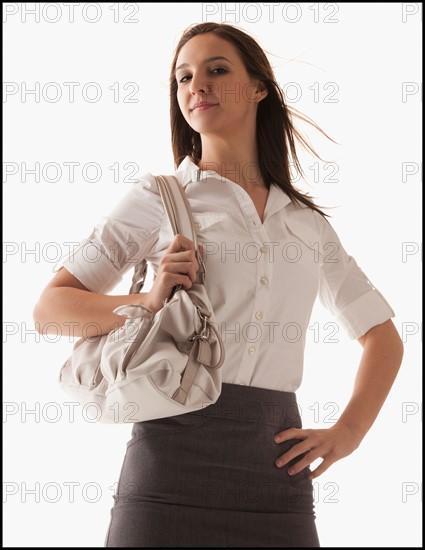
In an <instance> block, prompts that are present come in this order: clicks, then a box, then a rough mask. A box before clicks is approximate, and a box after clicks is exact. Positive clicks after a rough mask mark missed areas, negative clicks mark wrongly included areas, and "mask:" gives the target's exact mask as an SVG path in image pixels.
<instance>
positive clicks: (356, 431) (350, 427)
mask: <svg viewBox="0 0 425 550" xmlns="http://www.w3.org/2000/svg"><path fill="white" fill-rule="evenodd" d="M333 427H334V428H335V429H343V430H345V431H346V432H347V433H349V435H350V439H351V441H352V442H353V443H354V444H355V447H356V448H357V447H358V446H359V445H360V443H361V442H362V440H363V438H364V437H365V435H366V433H367V430H364V429H362V428H361V427H360V426H358V425H357V424H353V423H351V422H347V421H346V420H345V419H341V418H340V419H339V420H338V421H337V422H336V423H335V424H334V426H333Z"/></svg>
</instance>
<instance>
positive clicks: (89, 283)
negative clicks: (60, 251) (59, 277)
mask: <svg viewBox="0 0 425 550" xmlns="http://www.w3.org/2000/svg"><path fill="white" fill-rule="evenodd" d="M96 248H97V250H98V253H97V254H95V255H93V254H92V255H91V256H89V255H88V254H87V253H85V252H84V250H85V248H84V247H83V248H80V249H79V250H77V251H76V252H74V253H73V254H72V255H71V257H68V258H67V259H66V260H65V261H64V262H62V265H61V266H60V267H65V268H66V269H67V270H68V271H69V272H70V273H72V275H74V277H76V278H77V279H78V280H79V281H80V282H81V283H82V284H83V285H84V286H85V287H86V288H88V290H90V291H92V292H99V293H103V294H104V293H106V292H108V291H110V290H112V289H113V288H114V287H115V286H116V285H117V284H118V283H119V282H121V280H122V278H123V277H122V275H121V273H120V272H119V271H117V269H116V268H115V266H114V265H113V264H112V263H111V261H110V260H109V259H108V258H107V257H106V256H105V254H104V253H103V252H102V251H101V250H100V248H99V247H96ZM94 267H96V269H94Z"/></svg>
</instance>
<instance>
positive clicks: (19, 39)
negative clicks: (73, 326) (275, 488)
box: [3, 3, 422, 547]
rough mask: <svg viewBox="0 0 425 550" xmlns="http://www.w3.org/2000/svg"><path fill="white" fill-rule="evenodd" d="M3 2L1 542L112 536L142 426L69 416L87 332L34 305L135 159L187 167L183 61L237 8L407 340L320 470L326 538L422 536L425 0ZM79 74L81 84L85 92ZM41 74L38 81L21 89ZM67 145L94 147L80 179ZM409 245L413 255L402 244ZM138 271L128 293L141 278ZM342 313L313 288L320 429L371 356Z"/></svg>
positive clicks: (328, 541) (311, 354) (313, 381)
mask: <svg viewBox="0 0 425 550" xmlns="http://www.w3.org/2000/svg"><path fill="white" fill-rule="evenodd" d="M4 6H5V7H4V10H7V11H8V13H9V15H8V16H7V18H6V21H5V23H4V33H5V35H4V36H5V38H4V45H5V54H4V80H5V81H6V82H8V83H9V84H8V85H7V87H6V88H5V90H6V91H7V92H8V93H7V94H6V95H5V103H4V136H5V145H4V158H5V162H6V163H8V164H7V165H5V172H6V171H7V172H8V174H5V176H4V183H3V188H4V210H3V215H4V239H5V241H6V243H7V244H6V245H5V249H4V250H5V252H6V254H5V256H4V262H5V263H4V276H5V283H4V319H5V324H4V342H5V343H6V345H5V347H4V371H3V372H4V393H3V400H4V402H5V403H6V405H5V409H4V412H6V414H5V416H4V428H5V429H4V480H5V486H4V502H5V513H4V519H5V523H4V524H5V531H4V533H5V534H4V539H3V544H4V545H5V546H9V547H13V546H24V547H25V546H32V547H38V546H44V547H49V546H59V547H61V546H75V547H78V546H86V547H90V546H102V545H103V544H104V538H105V535H106V530H107V527H108V524H109V510H110V508H111V507H112V505H113V500H112V494H113V489H114V484H115V483H116V482H117V481H118V477H119V472H120V468H121V464H122V461H123V458H124V453H125V444H126V442H127V440H128V439H129V437H130V431H131V426H126V425H124V426H122V425H120V426H104V425H99V424H97V423H94V424H93V423H89V422H88V421H87V420H86V419H85V418H84V417H83V415H82V411H81V409H80V408H76V409H75V417H74V418H72V417H71V416H70V412H69V411H70V409H69V408H67V406H66V405H65V403H66V402H68V401H69V399H68V398H67V396H66V395H65V394H63V393H62V392H61V390H60V389H59V387H58V385H57V381H56V380H57V375H58V373H59V369H60V367H61V365H62V364H63V362H64V360H65V359H66V357H67V356H69V354H70V352H71V348H72V342H71V341H69V339H67V338H62V339H60V338H58V339H55V338H54V337H53V336H49V337H42V336H40V335H37V334H35V333H34V332H32V331H33V329H34V324H33V320H32V310H33V308H34V305H35V303H36V301H37V299H38V297H39V295H40V293H41V291H42V289H43V287H44V286H45V285H46V284H47V283H48V281H49V280H50V278H51V277H52V276H53V273H52V267H53V265H54V263H55V262H54V261H53V260H54V258H55V255H56V254H57V253H58V250H60V251H62V254H63V255H64V254H65V253H66V251H67V249H66V248H65V245H64V243H66V242H72V243H76V242H78V241H79V240H81V239H83V238H84V237H85V236H86V235H87V234H88V233H89V232H90V231H91V229H92V227H93V226H94V225H95V224H96V223H97V222H98V221H99V220H100V219H101V217H102V216H104V215H105V214H107V213H108V212H109V210H110V209H112V207H113V206H114V204H115V203H116V202H117V200H119V198H120V197H121V196H122V195H123V194H124V193H125V192H126V191H127V189H129V188H130V186H131V183H129V182H125V181H124V178H125V176H127V175H129V174H130V170H129V168H128V167H127V168H125V167H124V165H125V164H126V163H128V162H132V163H136V164H137V166H138V174H139V175H140V174H142V173H144V172H146V171H150V172H152V173H172V172H173V170H174V167H173V163H172V155H171V146H170V129H169V96H168V93H169V92H168V71H169V66H170V63H171V60H172V53H173V50H174V48H175V46H176V44H177V41H178V39H179V37H180V36H181V33H182V31H183V30H184V29H185V28H186V26H188V25H189V24H192V23H197V22H202V21H203V20H204V21H222V22H227V23H230V24H236V25H237V26H239V27H240V28H241V29H243V30H245V31H247V32H248V33H250V34H251V35H252V36H253V37H254V38H256V39H257V40H258V41H259V43H260V45H261V46H262V47H263V48H264V49H265V50H266V52H267V53H268V55H269V59H270V61H271V63H272V65H273V67H274V69H275V72H276V78H277V80H278V81H279V82H280V84H281V86H282V87H285V86H287V88H286V91H287V95H288V97H291V98H292V99H293V102H292V103H290V104H291V105H292V106H294V107H295V108H297V109H299V110H301V111H302V112H303V113H305V114H307V115H309V116H311V117H312V118H313V119H314V120H315V121H316V122H317V123H318V124H319V125H320V126H321V127H322V128H323V129H324V130H325V131H326V132H328V133H329V134H330V135H331V136H332V137H333V138H334V139H335V140H336V141H337V142H338V143H339V145H333V144H332V143H330V142H326V141H325V140H323V139H322V138H320V139H319V138H318V137H317V133H316V132H314V131H313V130H312V129H310V130H308V128H306V130H308V135H309V137H310V140H311V141H312V143H314V144H315V145H316V146H317V150H318V152H319V153H320V154H321V155H322V158H324V159H325V160H328V161H331V162H335V163H337V165H338V169H339V171H338V174H337V175H336V176H335V177H336V178H337V181H334V182H332V181H331V182H329V181H326V180H325V177H326V176H327V175H329V172H327V171H326V170H325V168H324V163H323V162H322V163H321V164H320V167H321V168H320V172H319V178H318V180H317V181H316V182H315V181H314V177H313V171H312V170H311V169H310V168H309V167H310V166H312V165H313V163H314V162H317V160H316V159H314V158H311V157H305V156H303V160H304V167H305V169H306V172H307V173H308V175H309V176H310V184H311V187H310V188H309V190H310V192H311V194H312V195H313V196H315V197H317V202H318V204H320V205H328V206H335V207H336V208H334V209H333V210H332V211H330V213H331V214H332V216H333V218H332V220H331V221H332V223H333V225H334V227H335V229H336V230H337V232H338V234H339V236H340V238H341V240H342V243H343V245H344V247H345V248H346V250H347V251H349V253H350V254H352V255H353V256H354V257H355V258H356V260H357V262H358V264H359V265H360V266H361V268H362V269H363V270H364V271H365V272H366V273H367V275H368V276H369V278H370V280H371V281H372V282H373V283H374V284H375V286H376V287H377V288H378V289H379V290H380V291H381V292H382V293H383V295H384V296H385V297H386V299H387V300H388V301H389V303H390V304H391V306H392V307H393V309H394V310H395V312H396V317H395V318H394V319H393V321H394V323H395V325H396V327H397V329H398V330H399V332H400V334H401V335H402V336H403V340H404V342H405V353H404V359H403V364H402V367H401V371H400V374H399V376H398V378H397V380H396V382H395V384H394V386H393V389H392V391H391V393H390V395H389V397H388V399H387V401H386V403H385V405H384V407H383V409H382V411H381V413H380V415H379V417H378V419H377V420H376V422H375V424H374V425H373V427H372V429H371V430H370V431H369V433H368V434H367V435H366V437H365V439H364V440H363V442H362V445H361V446H360V448H359V449H358V450H357V451H356V452H355V453H354V454H352V455H351V456H349V457H347V458H346V459H344V460H341V461H339V462H338V463H336V464H334V465H333V466H332V467H331V468H330V469H329V470H328V471H327V472H326V473H324V474H323V475H322V476H320V477H319V478H317V479H316V480H315V482H314V483H315V489H316V514H317V527H318V532H319V537H320V541H321V544H322V546H328V547H332V546H347V547H350V546H353V547H355V546H357V547H362V546H374V547H375V546H376V547H392V546H394V547H397V546H401V547H409V546H410V547H411V546H420V545H421V540H420V516H421V473H420V463H421V436H420V427H421V399H422V398H421V391H420V387H421V363H422V361H421V355H420V347H419V346H420V343H421V310H420V306H419V304H420V303H421V287H420V269H421V253H420V249H421V242H420V223H421V214H422V212H421V207H420V204H421V175H420V172H421V157H420V152H421V147H422V144H421V134H420V130H421V127H420V122H419V120H420V119H419V117H420V114H421V78H422V76H421V69H420V67H421V54H420V51H421V14H420V9H421V8H420V4H419V3H411V4H401V3H394V4H390V3H383V4H373V3H372V4H365V3H348V4H323V3H321V4H310V3H298V4H291V5H290V4H277V5H276V7H275V8H274V9H275V12H274V14H271V11H270V10H271V8H269V7H267V6H268V5H266V4H255V5H253V4H250V5H246V4H241V5H239V6H240V7H239V11H240V15H239V16H238V15H237V14H236V15H235V13H232V12H231V9H232V8H233V9H234V5H233V4H201V3H195V4H175V5H172V4H156V5H153V4H143V3H139V4H127V5H126V4H120V5H119V6H118V5H117V4H102V5H97V6H98V8H96V5H93V4H92V5H89V4H84V3H81V4H77V3H76V4H74V10H75V11H74V20H73V22H71V21H70V15H69V8H66V6H65V5H64V4H54V5H51V4H50V5H49V4H40V5H39V8H38V9H39V10H40V19H39V21H38V22H37V21H35V19H36V18H35V16H34V15H30V14H29V13H28V14H26V15H25V4H11V3H9V4H4ZM49 6H50V7H49ZM125 6H127V7H125ZM133 6H135V7H134V8H133ZM26 7H27V8H28V9H30V8H33V7H34V4H27V5H26ZM111 7H112V8H113V9H110V8H111ZM311 7H313V8H314V9H311ZM214 11H215V14H214V15H210V16H207V15H206V13H207V12H208V13H212V12H214ZM4 13H5V12H4ZM114 18H115V21H114ZM125 18H127V21H126V20H125ZM56 19H57V21H56V22H55V20H56ZM96 19H98V21H97V22H94V21H95V20H96ZM129 19H132V20H134V21H135V22H133V23H131V22H129V21H128V20H129ZM90 21H91V22H90ZM65 82H76V83H79V85H78V86H76V87H75V99H74V101H73V102H71V101H70V100H69V96H68V91H69V87H66V86H65V85H64V83H65ZM90 82H95V83H97V87H98V89H100V90H101V92H102V97H101V98H100V99H99V100H98V101H95V102H90V101H88V97H94V96H93V95H92V94H93V91H94V88H93V87H92V88H85V91H87V94H88V96H87V95H83V93H82V90H83V87H84V86H85V85H86V84H87V83H90ZM131 82H133V83H137V85H138V87H139V89H138V92H137V93H136V94H135V95H134V96H133V97H134V98H135V99H136V102H132V103H131V102H127V101H124V99H125V98H127V99H128V96H129V94H130V92H131V91H132V90H134V88H133V87H131V86H132V85H131V86H130V87H128V86H127V83H131ZM36 83H39V84H38V86H39V87H40V97H39V98H35V96H34V95H31V94H27V95H25V93H24V94H23V95H22V92H23V91H24V89H25V86H26V88H27V89H34V88H35V87H36V86H37V84H36ZM47 83H57V84H56V85H55V86H53V87H52V86H50V87H49V86H46V84H47ZM114 83H118V84H115V90H119V93H120V95H119V98H117V97H115V99H117V101H114V94H113V91H112V90H111V89H109V87H110V86H113V85H114ZM289 83H292V84H291V85H289ZM329 83H330V84H329ZM403 83H405V84H403ZM406 83H407V84H406ZM126 86H127V87H126ZM335 86H336V87H337V88H336V87H335ZM403 87H404V89H405V90H407V92H408V93H407V95H405V96H404V97H403ZM335 89H337V90H338V91H337V93H336V94H335V95H334V96H333V97H332V98H331V99H334V100H336V101H334V102H329V101H328V100H329V97H328V96H329V94H330V92H332V91H334V90H335ZM55 90H59V91H61V93H62V97H61V98H60V99H58V101H52V98H53V99H54V98H55V93H56V92H55ZM314 90H316V95H314ZM317 93H318V95H317ZM297 94H298V97H297ZM303 129H304V127H303ZM65 162H77V163H79V166H77V168H76V171H75V178H74V181H73V182H72V181H70V178H69V177H68V171H67V169H66V166H65V165H64V163H65ZM21 163H24V164H23V165H21ZM36 163H40V172H41V175H40V181H38V182H37V181H36V177H35V176H34V174H30V173H29V174H27V175H26V179H25V178H24V175H23V171H22V168H24V169H25V167H26V168H27V169H28V168H34V167H35V164H36ZM48 163H57V164H58V165H59V166H60V167H61V169H62V175H61V177H59V178H58V181H56V182H52V181H50V182H49V181H46V179H49V178H50V179H54V171H53V169H52V171H51V172H49V171H47V172H45V175H47V177H43V168H45V167H46V165H47V164H48ZM87 163H97V164H98V165H99V166H100V167H101V169H102V176H101V178H100V179H99V181H98V182H91V181H87V178H86V180H85V179H84V175H83V170H82V169H83V167H84V165H86V164H87ZM114 163H117V165H118V166H119V167H120V172H119V174H118V177H117V181H114V172H113V171H112V170H111V169H110V168H109V167H110V166H112V165H114ZM403 163H409V164H408V165H407V170H410V175H408V176H406V177H403V172H402V170H403ZM87 169H88V167H87ZM405 169H406V165H405ZM45 170H47V168H45ZM12 172H16V173H15V174H13V173H12ZM415 172H416V173H415ZM87 173H88V176H89V178H90V177H92V178H93V177H94V176H93V174H94V173H93V172H90V170H89V171H88V172H87ZM48 243H56V245H54V244H53V245H50V246H47V244H48ZM403 243H410V244H407V245H406V244H404V245H403ZM403 246H404V247H405V249H406V247H407V251H408V252H409V251H410V252H411V253H410V254H408V255H406V256H405V257H403ZM30 250H33V251H35V252H33V253H32V254H31V253H28V251H30ZM128 281H129V279H128V278H127V279H126V280H125V281H123V283H122V284H120V285H119V286H118V287H116V288H115V289H114V293H116V294H120V293H121V294H123V293H126V292H127V291H128ZM150 285H151V280H150V281H149V282H148V285H147V287H146V290H149V288H150ZM327 322H333V323H335V319H333V318H332V317H331V316H330V314H329V313H328V312H327V311H326V310H323V309H322V308H321V306H320V304H316V306H315V308H314V311H313V316H312V319H311V323H310V326H311V327H313V326H314V323H317V324H316V325H315V326H316V329H317V330H316V332H314V331H313V330H311V331H310V336H309V339H308V342H307V349H306V355H305V372H304V381H303V385H302V386H301V388H300V390H299V392H297V394H298V400H299V403H300V406H301V408H302V411H303V415H302V418H303V424H304V426H305V427H326V426H328V427H329V426H330V425H332V424H330V423H326V420H328V421H329V419H330V420H331V421H332V419H333V420H335V417H336V418H337V417H338V415H339V414H340V413H341V412H342V409H343V407H344V405H345V404H346V402H347V400H348V399H349V396H350V391H351V388H352V384H353V381H354V376H355V372H356V369H357V366H358V363H359V360H360V357H361V346H360V345H359V344H358V343H357V342H356V341H351V340H349V338H348V337H347V335H346V334H345V333H344V331H343V329H342V328H341V329H340V330H339V331H338V333H337V335H336V340H337V342H336V343H334V345H331V344H332V343H333V342H328V341H327V338H326V337H327V336H329V335H330V334H331V330H330V329H328V328H326V327H325V324H326V323H327ZM55 340H57V341H55ZM49 403H50V404H51V405H48V404H49ZM30 409H32V410H36V411H38V413H37V414H36V415H35V414H28V410H30ZM403 410H404V412H405V414H404V415H403ZM332 413H334V414H333V416H332ZM56 415H58V416H57V418H55V416H56ZM327 415H328V416H327ZM71 485H73V486H74V494H73V495H72V491H71V489H70V486H71Z"/></svg>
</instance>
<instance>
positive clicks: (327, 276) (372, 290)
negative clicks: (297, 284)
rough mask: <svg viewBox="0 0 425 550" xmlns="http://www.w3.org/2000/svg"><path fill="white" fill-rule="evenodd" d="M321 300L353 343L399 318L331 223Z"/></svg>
mask: <svg viewBox="0 0 425 550" xmlns="http://www.w3.org/2000/svg"><path fill="white" fill-rule="evenodd" d="M321 251H322V254H321V255H320V259H321V266H320V285H319V299H320V301H321V303H322V305H323V306H324V307H325V308H326V309H327V310H328V311H330V312H331V313H332V314H333V315H334V316H335V317H336V318H337V320H338V321H339V322H340V323H341V325H342V326H343V327H344V329H345V330H346V332H347V333H348V336H349V337H350V338H351V339H353V340H354V339H357V338H360V336H363V335H364V334H365V333H366V332H367V331H368V330H369V329H371V328H372V327H374V326H376V325H380V324H381V323H384V322H385V321H387V320H388V319H391V318H392V317H394V316H395V313H394V311H393V309H392V308H391V306H390V304H389V303H388V302H387V300H386V299H385V298H384V296H383V295H382V294H381V292H380V291H379V290H378V289H377V288H376V287H375V286H374V285H373V284H372V283H371V281H370V280H369V279H368V277H367V276H366V275H365V273H364V272H363V271H362V270H361V268H360V267H359V266H358V265H357V262H356V261H355V259H354V258H353V257H352V256H350V255H349V254H347V252H346V251H345V249H344V247H343V246H342V244H341V241H340V239H339V237H338V235H337V234H336V232H335V230H334V229H333V227H332V225H331V224H330V223H329V222H328V220H325V219H323V223H322V231H321Z"/></svg>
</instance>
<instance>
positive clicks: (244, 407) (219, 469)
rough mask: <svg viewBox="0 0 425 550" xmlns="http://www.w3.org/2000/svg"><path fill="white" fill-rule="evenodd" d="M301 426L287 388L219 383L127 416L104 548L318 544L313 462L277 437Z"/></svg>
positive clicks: (307, 545)
mask: <svg viewBox="0 0 425 550" xmlns="http://www.w3.org/2000/svg"><path fill="white" fill-rule="evenodd" d="M290 427H296V428H301V427H302V426H301V418H300V415H299V410H298V406H297V402H296V395H295V393H292V392H281V391H275V390H268V389H264V388H256V387H252V386H240V385H235V384H223V387H222V392H221V395H220V397H219V399H218V400H217V402H216V403H214V404H213V405H210V406H209V407H207V408H205V409H203V410H200V411H195V412H191V413H186V414H182V415H178V416H172V417H168V418H160V419H155V420H149V421H146V422H138V423H135V424H133V430H132V436H131V439H130V441H129V442H128V443H127V450H126V454H125V458H124V463H123V465H122V469H121V474H120V478H119V483H118V486H117V491H116V494H115V495H114V497H113V498H114V501H115V503H114V506H113V507H112V509H111V519H110V524H109V529H108V533H107V536H106V541H105V546H122V547H137V546H139V547H143V546H146V547H149V546H151V547H155V546H158V547H184V546H185V547H214V546H216V547H221V546H235V547H238V546H240V547H298V546H304V547H310V548H311V547H319V546H320V544H319V539H318V536H317V531H316V525H315V514H314V502H313V501H314V499H313V484H312V482H311V481H310V480H308V478H307V476H308V474H309V473H310V468H305V469H304V470H302V471H301V472H299V473H298V474H296V475H294V476H290V475H289V474H288V472H287V470H288V468H289V466H290V465H291V464H294V463H296V462H297V461H298V460H300V459H301V458H302V456H304V455H301V456H299V457H296V458H295V459H293V460H292V461H291V462H290V463H289V464H287V465H286V466H284V467H283V468H277V467H276V465H275V460H276V459H277V457H278V456H280V455H281V454H283V453H284V452H285V451H287V450H288V449H290V448H291V447H292V446H293V445H295V444H296V443H298V442H299V440H297V439H292V440H291V441H287V442H284V443H281V444H276V443H275V442H274V440H273V437H274V435H275V434H276V433H278V432H279V431H281V430H284V429H286V428H290Z"/></svg>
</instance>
